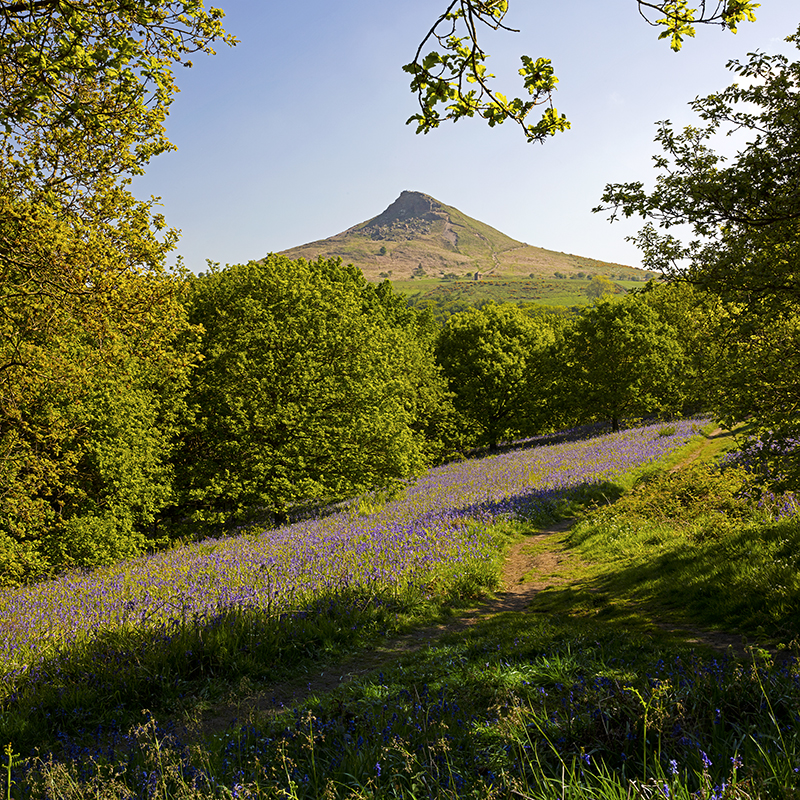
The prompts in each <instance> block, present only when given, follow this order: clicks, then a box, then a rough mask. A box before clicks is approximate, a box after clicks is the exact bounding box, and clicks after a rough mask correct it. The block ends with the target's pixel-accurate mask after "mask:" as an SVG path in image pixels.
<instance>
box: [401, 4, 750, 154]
mask: <svg viewBox="0 0 800 800" xmlns="http://www.w3.org/2000/svg"><path fill="white" fill-rule="evenodd" d="M637 4H638V7H639V13H640V14H641V16H642V17H643V18H644V19H645V20H646V21H647V22H648V23H649V24H651V25H654V26H656V27H658V28H661V29H662V30H661V32H660V34H659V39H664V38H668V39H669V40H670V46H671V47H672V49H673V50H680V49H681V46H682V44H683V40H684V38H685V37H687V36H689V37H693V36H694V35H695V27H694V26H695V25H698V24H711V25H719V26H721V27H722V28H723V29H727V30H730V31H732V32H733V33H735V32H736V28H737V25H738V24H739V23H740V22H744V21H750V22H753V21H755V14H754V11H755V9H756V8H758V6H759V4H758V3H755V2H753V0H719V2H714V3H711V4H710V5H711V6H712V7H711V8H708V9H707V8H706V2H705V0H702V2H700V4H699V6H690V5H689V3H688V0H657V1H656V2H646V0H637ZM508 8H509V3H508V0H452V2H450V3H449V5H448V6H447V8H446V9H445V10H444V12H443V13H442V14H441V15H440V16H439V17H438V19H437V20H436V21H435V22H434V24H433V26H432V27H431V29H430V31H429V32H428V33H427V35H426V36H425V38H424V39H423V40H422V42H421V43H420V45H419V47H418V48H417V52H416V54H415V56H414V60H413V61H411V62H410V63H409V64H406V65H405V66H404V67H403V69H404V70H405V71H406V72H408V73H410V74H411V75H412V76H413V77H412V80H411V90H412V91H413V92H415V93H416V95H417V99H418V102H419V107H420V113H418V114H415V115H413V116H412V117H411V118H410V119H409V120H408V122H409V123H412V122H413V123H416V125H417V133H428V132H430V131H431V130H433V129H434V128H437V127H439V125H440V124H441V122H442V120H443V119H451V120H453V121H457V120H459V119H462V118H464V117H474V116H476V115H477V116H479V117H482V118H483V119H485V120H486V121H487V122H488V123H489V126H490V127H494V126H495V125H498V124H501V123H503V122H505V121H506V120H512V121H514V122H516V123H518V124H519V125H520V127H521V128H522V132H523V135H524V136H525V137H526V139H527V140H528V141H529V142H544V141H545V140H546V139H547V138H548V137H549V136H553V135H555V134H556V133H558V132H560V131H565V130H567V129H568V128H569V127H570V123H569V122H568V121H567V118H566V117H565V116H564V115H563V114H561V115H559V114H558V111H557V110H556V109H555V107H554V106H553V92H554V91H555V89H556V84H557V83H558V78H557V77H556V76H555V73H554V71H553V66H552V63H551V61H550V59H549V58H537V59H535V60H534V59H532V58H531V57H530V56H525V55H524V56H522V57H521V61H522V68H521V69H520V70H519V74H520V76H521V77H522V79H523V86H524V89H525V91H526V92H527V95H528V98H529V99H526V100H523V99H521V98H519V97H515V98H514V99H513V100H511V99H509V98H508V97H506V96H505V95H504V94H502V93H501V92H499V91H497V89H495V88H494V87H493V86H492V83H491V79H492V78H494V77H495V76H494V75H492V74H490V73H488V72H487V71H486V63H485V62H486V59H487V58H488V55H487V54H486V53H485V52H484V50H483V49H482V47H481V45H480V44H479V41H478V38H479V37H478V32H479V30H481V28H482V26H486V27H488V28H490V29H492V30H505V31H513V30H514V29H513V28H510V27H508V26H507V25H506V24H505V22H504V20H505V17H506V14H507V13H508ZM658 14H663V15H664V16H663V17H660V18H659V17H658ZM652 17H655V19H653V18H652ZM432 40H433V43H434V45H438V49H435V50H431V51H430V52H428V53H427V54H425V55H424V56H423V51H424V50H425V49H426V47H427V46H428V43H429V42H431V41H432ZM442 105H444V109H440V106H442ZM542 105H544V106H546V108H545V110H544V113H543V114H542V116H541V118H540V119H539V121H538V122H535V123H529V122H528V121H527V120H528V116H529V114H530V112H531V111H532V110H533V109H534V108H535V107H536V106H542ZM443 112H444V114H443Z"/></svg>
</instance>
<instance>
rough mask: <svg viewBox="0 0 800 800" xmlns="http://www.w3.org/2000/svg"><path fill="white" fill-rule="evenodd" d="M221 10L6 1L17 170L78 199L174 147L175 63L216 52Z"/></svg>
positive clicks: (6, 88)
mask: <svg viewBox="0 0 800 800" xmlns="http://www.w3.org/2000/svg"><path fill="white" fill-rule="evenodd" d="M222 16H223V14H222V12H221V11H220V10H219V9H215V8H212V9H210V10H208V11H206V10H205V9H204V8H203V4H202V2H200V0H133V1H132V2H121V1H120V0H88V2H81V3H67V2H49V1H47V2H11V1H10V0H4V2H3V3H0V129H2V130H3V131H4V133H3V134H2V149H3V150H4V151H5V154H6V157H7V158H8V159H9V161H10V163H12V164H13V165H14V169H15V172H16V173H17V174H16V177H17V178H18V179H21V180H23V181H24V182H26V183H29V184H30V183H33V185H35V186H38V187H39V188H40V189H43V190H44V191H45V192H46V194H48V195H50V196H51V198H52V196H54V195H57V196H59V197H61V198H62V199H63V198H69V199H70V200H72V201H73V202H80V198H81V192H80V188H84V189H85V188H86V187H91V186H94V185H95V184H96V183H97V182H98V181H100V182H106V181H108V180H109V178H110V177H111V178H112V179H113V176H119V175H124V174H128V173H139V172H141V171H142V167H143V165H144V164H145V163H146V162H147V161H149V160H150V158H151V157H152V156H154V155H156V154H158V153H160V152H163V151H165V150H168V149H171V148H172V145H171V144H170V142H169V141H168V140H167V138H166V136H165V132H164V129H163V125H162V123H163V120H164V118H165V116H166V114H167V113H168V109H169V105H170V103H171V102H172V97H173V95H174V93H175V92H176V91H177V87H176V86H175V82H174V76H173V72H172V68H173V65H174V64H181V63H183V64H184V65H185V66H191V62H189V61H188V60H187V56H188V55H190V54H192V53H195V52H199V51H200V52H209V53H213V50H212V48H211V45H212V43H213V42H214V40H215V39H222V40H224V41H227V42H229V43H231V44H233V43H235V40H234V39H233V38H232V37H230V36H227V35H226V34H225V31H224V30H223V29H222V26H221V24H220V19H221V18H222Z"/></svg>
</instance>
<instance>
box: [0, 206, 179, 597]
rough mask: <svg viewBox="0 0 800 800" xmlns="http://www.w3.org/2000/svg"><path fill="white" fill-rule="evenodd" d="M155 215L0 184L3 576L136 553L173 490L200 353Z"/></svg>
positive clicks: (5, 579) (12, 578)
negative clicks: (112, 217)
mask: <svg viewBox="0 0 800 800" xmlns="http://www.w3.org/2000/svg"><path fill="white" fill-rule="evenodd" d="M148 221H149V214H148V213H147V209H146V208H139V209H137V208H135V207H134V208H128V207H126V206H122V207H120V208H119V209H118V220H117V224H115V225H109V224H107V225H105V226H99V225H98V226H88V225H82V224H79V222H78V221H77V220H75V219H72V218H68V219H63V218H61V217H60V216H59V215H57V214H54V213H52V212H50V213H48V211H47V209H46V208H44V207H43V206H41V205H35V204H31V203H27V204H26V203H24V202H23V201H20V200H17V201H12V200H11V199H10V198H9V197H8V196H4V195H0V241H2V242H3V244H4V245H6V246H7V247H8V250H7V253H9V254H11V255H12V256H13V257H7V258H5V259H3V260H1V261H0V309H1V310H0V486H2V490H0V584H3V583H9V582H11V583H13V582H17V581H20V580H26V579H29V578H33V577H37V576H41V575H46V574H49V573H51V572H53V571H56V570H60V569H64V568H67V567H75V566H80V567H87V566H92V565H94V564H98V563H107V562H109V561H111V560H114V559H116V558H121V557H125V556H130V555H133V554H135V553H137V552H140V551H141V550H142V549H143V548H145V547H146V546H149V545H152V544H154V539H153V536H152V534H153V532H154V526H155V523H156V522H157V519H158V515H159V512H160V510H161V508H162V507H163V506H164V505H166V504H168V503H169V502H171V500H172V481H171V474H170V468H169V464H168V461H169V456H170V450H171V447H172V446H173V443H174V441H175V437H176V434H177V430H178V427H179V426H180V424H181V422H182V416H183V404H182V394H183V392H184V390H185V386H186V382H187V377H188V375H187V373H188V366H189V363H190V362H191V360H192V356H191V351H190V350H189V349H187V348H186V347H185V346H184V345H183V344H182V339H184V338H185V336H186V334H187V333H188V330H187V325H186V315H185V312H184V310H183V307H182V304H181V302H180V296H179V293H180V284H179V283H178V282H177V281H175V280H173V279H171V278H169V277H168V276H167V275H165V274H163V273H162V272H161V271H160V270H159V269H157V267H158V265H159V264H160V262H161V260H162V258H163V251H164V248H165V247H167V246H168V243H167V244H164V243H163V242H159V241H157V239H156V238H155V237H154V236H153V235H152V234H150V231H149V227H148V224H147V223H148ZM134 256H135V258H136V264H137V266H136V268H134V267H133V266H132V264H131V259H132V258H134Z"/></svg>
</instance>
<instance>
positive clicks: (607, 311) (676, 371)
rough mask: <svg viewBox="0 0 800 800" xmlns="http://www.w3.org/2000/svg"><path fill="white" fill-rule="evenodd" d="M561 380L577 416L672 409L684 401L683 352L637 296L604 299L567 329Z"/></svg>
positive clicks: (616, 418)
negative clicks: (681, 380)
mask: <svg viewBox="0 0 800 800" xmlns="http://www.w3.org/2000/svg"><path fill="white" fill-rule="evenodd" d="M558 355H559V356H560V359H561V370H562V373H561V377H560V380H559V381H558V382H557V386H558V387H559V389H560V394H561V399H562V402H563V404H564V406H565V407H567V408H571V409H572V410H573V414H574V415H575V419H576V420H578V421H582V422H586V421H590V420H608V421H609V422H611V425H612V427H613V429H614V430H615V431H617V430H619V426H620V422H621V421H622V419H623V418H624V417H626V416H630V415H639V414H650V413H668V412H671V411H673V410H677V409H678V408H680V405H681V397H680V393H679V386H680V380H679V376H680V374H681V370H682V368H683V361H684V354H683V352H682V350H681V348H680V346H679V344H678V339H677V335H676V332H675V330H674V329H673V328H671V327H670V326H669V325H667V324H666V323H664V322H662V321H661V319H659V317H658V315H657V314H656V312H655V311H654V310H653V309H652V308H650V307H649V306H648V305H646V304H645V303H643V302H641V301H640V300H639V299H638V298H636V297H635V296H628V297H625V298H623V299H620V300H612V299H608V298H606V299H601V300H599V301H598V302H597V303H596V304H595V305H594V306H590V307H588V308H586V309H585V310H584V311H583V312H582V314H581V316H580V317H579V318H578V319H577V320H576V321H575V323H574V325H573V326H572V327H571V328H570V329H568V330H567V332H566V335H565V337H564V342H563V344H562V345H561V346H560V348H559V351H558Z"/></svg>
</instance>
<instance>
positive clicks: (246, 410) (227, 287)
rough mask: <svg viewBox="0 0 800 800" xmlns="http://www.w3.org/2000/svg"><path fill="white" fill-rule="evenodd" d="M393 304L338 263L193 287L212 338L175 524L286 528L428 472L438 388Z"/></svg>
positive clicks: (245, 269)
mask: <svg viewBox="0 0 800 800" xmlns="http://www.w3.org/2000/svg"><path fill="white" fill-rule="evenodd" d="M389 292H390V288H389V286H388V283H387V284H384V286H383V287H382V289H381V290H379V291H376V289H375V287H373V286H371V285H370V284H368V283H367V282H366V280H365V279H364V277H363V275H362V274H361V273H360V272H359V271H358V270H357V269H355V268H354V267H352V266H344V265H342V263H341V262H340V261H338V260H329V261H324V260H321V259H320V260H318V261H316V262H306V261H303V260H298V261H291V260H289V259H288V258H286V257H285V256H277V255H270V256H268V257H267V258H266V259H265V260H264V261H262V262H251V263H250V264H246V265H236V266H228V267H226V268H225V269H217V268H212V270H211V272H210V273H209V274H207V275H205V276H204V277H200V278H198V279H197V280H195V281H194V282H193V285H192V294H191V298H190V319H191V321H192V322H193V323H195V324H200V325H202V326H203V327H204V328H205V331H206V333H205V337H204V340H203V362H202V364H201V365H200V367H199V368H198V369H197V371H196V372H195V378H194V381H193V385H192V390H191V394H190V402H191V403H192V404H193V405H194V407H195V408H196V410H197V416H196V419H195V422H194V424H193V425H192V426H191V427H190V428H189V429H188V431H187V433H186V435H185V437H184V440H183V446H182V449H181V452H180V455H179V457H178V461H177V464H178V477H179V481H180V492H181V503H185V504H186V508H185V509H184V508H179V509H178V510H177V513H178V514H179V515H183V514H184V513H186V512H191V514H192V516H191V519H193V520H196V521H208V522H223V521H238V522H242V521H244V520H246V519H247V518H248V517H249V516H250V515H253V514H255V515H258V514H259V513H262V514H263V513H265V514H267V517H268V518H269V515H270V514H275V515H278V517H283V516H285V515H286V513H287V512H288V511H289V510H290V509H291V508H293V507H295V506H297V505H299V504H304V503H308V502H311V501H323V502H328V501H331V500H334V499H341V498H344V497H348V496H352V495H354V494H359V493H360V492H363V491H366V490H369V489H376V488H381V487H383V488H386V487H388V486H391V485H393V484H394V483H395V482H396V481H398V480H402V479H405V478H409V477H411V476H413V475H415V474H416V473H417V472H418V471H419V470H420V469H421V468H422V466H423V465H425V464H426V463H427V461H428V460H429V458H430V456H431V453H430V452H429V448H428V444H427V442H426V439H425V436H424V435H423V431H424V430H425V429H426V428H427V425H428V423H429V421H430V420H431V418H432V417H433V416H434V415H435V414H436V413H437V406H440V405H442V404H443V403H444V401H445V398H444V385H443V382H442V380H441V378H440V377H439V374H438V371H437V368H436V367H435V365H434V363H433V359H432V356H431V353H430V349H429V347H428V346H427V345H426V343H425V333H424V331H423V329H422V328H421V327H418V326H417V323H416V320H417V317H416V315H415V314H414V312H413V311H410V310H407V309H404V308H402V305H403V304H402V303H400V302H399V301H398V300H397V299H396V298H394V297H392V296H390V294H389Z"/></svg>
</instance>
